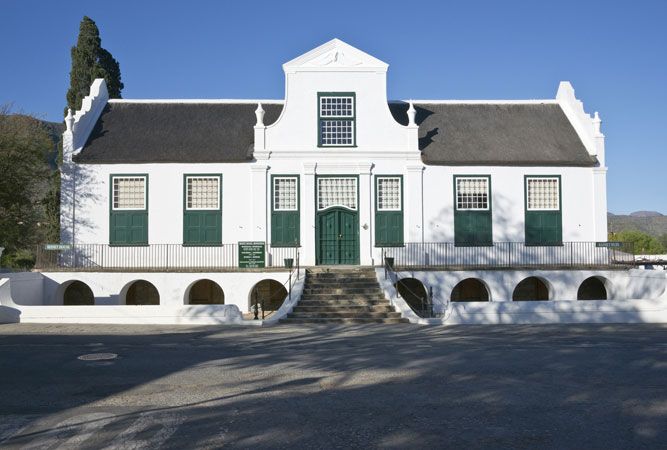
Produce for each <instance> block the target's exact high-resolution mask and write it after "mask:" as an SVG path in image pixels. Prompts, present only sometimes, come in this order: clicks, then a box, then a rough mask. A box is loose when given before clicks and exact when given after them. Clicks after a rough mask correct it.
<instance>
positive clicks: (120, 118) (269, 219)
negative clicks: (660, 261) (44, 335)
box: [44, 39, 621, 312]
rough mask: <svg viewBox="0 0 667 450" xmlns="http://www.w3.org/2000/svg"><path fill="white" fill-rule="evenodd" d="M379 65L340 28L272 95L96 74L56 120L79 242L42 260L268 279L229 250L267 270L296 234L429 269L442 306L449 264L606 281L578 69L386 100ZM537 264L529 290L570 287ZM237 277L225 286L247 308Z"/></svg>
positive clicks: (601, 170)
mask: <svg viewBox="0 0 667 450" xmlns="http://www.w3.org/2000/svg"><path fill="white" fill-rule="evenodd" d="M387 68H388V65H387V64H386V63H384V62H382V61H380V60H378V59H376V58H374V57H372V56H370V55H368V54H366V53H364V52H362V51H360V50H358V49H356V48H354V47H352V46H350V45H348V44H346V43H344V42H342V41H340V40H338V39H334V40H332V41H329V42H327V43H325V44H323V45H321V46H319V47H317V48H315V49H313V50H311V51H309V52H308V53H306V54H304V55H301V56H299V57H297V58H295V59H293V60H291V61H289V62H287V63H285V64H284V65H283V69H284V71H285V99H284V100H280V101H277V100H127V99H122V100H115V99H109V98H108V94H107V90H106V86H105V84H104V81H103V80H96V81H95V82H94V83H93V85H92V86H91V90H90V95H89V96H88V97H86V99H85V100H84V102H83V107H82V109H81V110H80V111H76V112H75V113H74V114H73V115H72V114H71V113H70V114H69V115H68V117H67V118H66V124H67V131H66V132H65V134H64V167H63V184H62V213H61V216H62V243H63V244H70V245H72V247H67V248H68V249H70V250H69V251H68V252H61V253H60V254H59V255H58V256H57V257H56V258H57V259H55V260H52V262H53V263H54V264H57V265H59V266H63V265H65V266H67V265H69V267H70V268H71V269H72V270H77V269H80V270H86V271H89V270H95V271H96V273H97V272H107V273H106V275H104V276H106V277H109V276H111V275H109V272H110V271H111V273H116V275H114V276H115V277H116V279H117V280H116V279H113V280H112V279H111V278H108V281H107V282H105V283H104V284H105V287H104V289H106V290H107V291H110V292H118V293H120V292H121V291H122V289H127V288H126V287H123V286H122V285H121V286H114V285H113V284H114V283H126V282H127V279H128V277H129V278H132V276H128V275H127V274H128V273H129V274H131V273H132V272H133V271H140V272H141V271H143V272H146V273H148V274H149V275H143V279H146V278H147V277H153V278H155V276H156V275H155V274H156V273H162V275H161V276H163V277H168V278H169V277H171V278H169V281H168V282H166V281H164V282H161V281H156V282H158V283H163V284H164V283H166V284H165V286H166V285H168V286H170V289H176V287H175V286H179V285H182V289H183V290H187V289H190V288H189V287H188V286H186V285H187V283H190V280H191V279H195V278H196V277H194V276H193V275H192V272H196V271H198V270H206V271H208V272H211V275H210V277H215V276H222V275H220V273H223V272H224V276H226V277H230V276H236V277H237V279H238V278H239V277H242V276H245V277H251V278H252V277H255V278H253V279H256V280H259V279H261V278H262V277H263V276H264V275H263V274H262V273H259V272H252V271H250V272H247V271H243V270H242V269H241V268H239V265H240V264H241V265H243V264H242V263H241V262H240V261H239V258H240V256H239V249H238V243H239V242H244V241H253V242H256V243H257V242H259V243H263V244H264V245H265V247H264V249H262V248H261V247H259V249H260V252H263V253H264V259H265V261H264V265H266V266H267V267H275V268H276V269H275V270H276V271H278V270H279V269H280V268H282V266H283V265H284V259H285V258H294V257H295V255H296V253H297V252H298V254H299V260H300V264H301V266H319V265H324V266H333V265H361V266H376V267H378V266H380V267H381V266H382V265H383V264H384V260H383V258H384V256H385V255H386V256H389V257H393V258H394V259H395V261H394V262H395V265H396V266H398V267H402V268H403V269H406V270H407V269H411V270H412V269H414V270H417V269H419V270H426V271H430V272H429V273H431V275H423V279H422V280H421V281H422V282H424V284H426V285H427V286H429V287H431V288H434V287H435V290H436V291H437V292H436V294H434V299H433V306H434V308H435V309H436V310H437V311H440V312H442V311H444V309H445V308H446V305H447V304H448V302H449V299H450V298H453V297H455V296H457V295H458V296H460V295H461V293H460V292H459V293H458V294H454V293H453V292H452V287H453V286H449V285H446V282H444V281H442V280H444V279H446V278H447V277H450V278H452V275H451V274H452V273H455V274H458V275H455V276H453V278H452V280H453V281H451V282H452V283H454V284H455V281H456V280H459V281H460V279H461V278H462V277H463V276H467V275H466V273H467V274H468V275H470V276H471V277H474V278H479V279H480V281H481V284H482V285H483V286H485V288H486V290H487V298H486V299H487V300H492V301H501V302H502V301H510V300H512V298H508V297H511V294H506V293H503V292H504V291H503V289H504V290H505V291H507V292H510V293H511V292H512V288H509V287H507V286H508V285H512V284H513V285H516V284H517V283H518V282H519V281H521V277H524V276H530V275H531V274H532V275H535V274H537V272H531V271H530V269H531V268H533V269H535V270H538V269H539V270H549V269H563V268H567V269H572V268H584V267H585V268H587V269H591V270H593V272H590V273H587V274H588V276H595V277H597V279H599V280H601V282H602V283H604V285H605V286H606V287H607V291H610V290H611V287H610V286H611V285H610V281H609V276H606V275H605V276H603V275H600V274H601V273H602V271H603V270H607V269H609V268H610V264H612V263H613V262H614V261H613V260H614V258H615V256H614V255H613V253H615V251H614V250H611V249H610V248H609V247H607V244H604V242H605V241H607V218H606V214H607V200H606V172H607V168H606V165H605V148H604V135H603V134H602V133H601V131H600V119H599V117H598V115H597V113H596V114H595V115H593V116H591V115H589V114H587V113H586V112H585V111H584V107H583V104H582V102H581V101H579V100H578V99H577V98H576V97H575V93H574V89H573V88H572V86H571V85H570V83H568V82H565V81H564V82H561V83H560V85H559V86H558V90H557V92H556V95H555V98H553V99H544V100H489V101H479V100H475V101H463V100H427V99H425V100H401V101H396V100H389V99H388V98H387V92H386V91H387V82H386V77H387ZM71 249H74V251H73V252H72V251H71ZM610 255H611V256H610ZM260 265H262V264H261V261H260ZM486 268H495V269H503V270H502V271H493V272H491V271H487V272H484V271H481V272H479V270H481V269H486ZM518 268H521V269H523V270H524V271H523V272H519V271H517V270H516V269H518ZM47 269H48V268H45V269H44V270H47ZM234 269H237V271H234ZM596 269H599V271H600V272H599V273H597V272H594V270H596ZM266 270H268V269H266ZM456 270H458V271H459V272H456ZM461 270H463V272H461ZM470 270H476V271H478V272H475V273H476V274H477V275H475V274H472V272H465V271H470ZM526 270H528V271H527V272H526ZM229 271H232V272H229ZM434 271H435V272H434ZM453 271H454V272H453ZM436 272H437V273H436ZM82 273H84V274H85V273H89V272H82ZM119 273H123V274H124V275H123V276H124V277H125V278H124V280H125V281H122V282H121V281H118V280H120V278H119V277H121V275H119ZM279 273H284V271H283V272H279ZM420 273H421V272H420ZM424 273H427V272H424ZM540 273H542V272H540ZM558 273H559V275H558V276H559V277H561V278H562V277H563V276H565V277H566V278H567V277H572V280H573V281H572V283H576V285H577V286H578V285H579V284H581V281H583V278H582V276H583V275H582V273H581V272H577V273H575V272H572V271H570V272H568V271H563V270H560V271H559V272H558ZM568 273H569V274H568ZM150 274H152V275H150ZM168 274H171V275H168ZM215 274H218V275H215ZM434 274H436V275H437V276H436V275H434ZM438 274H439V275H438ZM471 274H472V275H471ZM413 275H414V274H413ZM90 276H91V275H90V274H89V275H81V276H80V277H79V279H81V277H88V279H90ZM97 276H98V279H99V275H97ZM398 276H399V277H401V276H403V277H408V276H409V274H408V273H407V272H399V274H398ZM59 277H60V278H59V279H60V281H63V280H65V279H66V278H67V277H66V276H64V275H62V274H61V275H59ZM429 277H431V278H432V280H439V281H437V283H436V282H435V281H433V282H431V283H428V280H425V279H426V278H429ZM433 277H435V278H433ZM438 277H440V278H438ZM443 277H444V278H443ZM503 277H504V278H503ZM517 277H519V278H517ZM540 277H541V278H540ZM540 277H538V278H540V279H542V280H543V281H544V283H543V284H544V286H535V287H534V290H535V292H537V291H538V290H540V289H542V288H545V289H548V290H549V292H548V293H546V294H544V293H541V294H539V295H541V296H545V295H546V298H548V299H551V300H554V299H556V300H557V299H559V296H564V298H563V299H568V298H569V299H572V298H571V297H575V298H576V296H575V295H574V294H573V292H570V291H568V290H567V289H565V288H563V289H562V290H561V291H560V292H558V289H557V288H555V287H554V286H555V285H556V284H557V283H553V282H550V281H549V280H548V276H546V275H544V273H542V275H540ZM185 278H187V280H188V281H187V282H186V281H183V280H185ZM283 278H284V276H283ZM230 279H232V278H230ZM501 279H502V280H505V281H501ZM114 280H116V281H114ZM276 280H278V281H280V282H282V281H283V280H282V278H280V276H277V278H276ZM508 280H509V281H508ZM91 282H93V283H94V282H95V281H94V280H93V281H91ZM434 283H436V285H435V286H434ZM443 283H444V284H443ZM494 283H496V284H498V285H499V286H501V285H504V286H505V287H498V288H494V287H493V286H494ZM503 283H504V284H503ZM153 284H155V282H153ZM565 284H566V285H567V283H565ZM577 286H574V288H572V289H574V292H576V287H577ZM413 287H414V286H413ZM512 287H513V286H512ZM157 288H158V291H163V290H164V289H162V288H161V287H160V286H157ZM54 289H55V288H54ZM223 289H224V290H225V303H229V301H231V300H229V299H230V298H231V297H233V295H231V296H230V289H228V288H225V287H224V286H223ZM464 290H473V291H474V290H475V287H474V286H472V285H470V286H467V287H465V288H464ZM56 291H57V290H56ZM56 291H54V292H56ZM54 295H55V294H54ZM123 295H125V294H118V295H116V297H114V296H113V295H111V297H109V298H112V300H108V301H109V302H110V303H121V304H122V303H124V301H123ZM160 295H161V296H162V297H164V294H163V293H162V292H161V294H160ZM182 295H183V293H182V292H179V293H178V294H175V295H174V298H176V299H179V298H180V296H182ZM239 295H240V296H239V297H238V299H237V300H234V301H232V303H235V304H237V306H238V307H239V309H241V310H248V305H249V302H248V301H247V295H248V293H247V291H245V292H242V293H241V294H239ZM617 295H621V294H613V293H611V292H607V293H606V294H605V296H606V297H605V298H611V297H614V296H617ZM536 296H538V295H537V294H536ZM95 297H96V298H98V300H96V303H100V300H99V298H100V297H103V295H97V294H96V295H95ZM464 297H465V295H464ZM53 301H54V302H55V303H58V300H57V299H55V300H53ZM176 301H179V302H180V300H174V302H176ZM250 303H251V302H250ZM160 304H161V305H162V304H163V302H162V301H160ZM180 304H181V305H182V304H183V303H182V302H181V303H180ZM399 309H400V308H399Z"/></svg>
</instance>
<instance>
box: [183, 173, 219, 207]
mask: <svg viewBox="0 0 667 450" xmlns="http://www.w3.org/2000/svg"><path fill="white" fill-rule="evenodd" d="M185 195H186V202H185V207H186V209H188V210H191V209H197V210H216V209H220V177H219V176H204V175H202V176H188V177H186V178H185Z"/></svg>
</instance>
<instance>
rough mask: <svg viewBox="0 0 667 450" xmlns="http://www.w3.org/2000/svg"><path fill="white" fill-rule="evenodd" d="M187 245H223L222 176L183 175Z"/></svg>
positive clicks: (185, 241) (185, 242)
mask: <svg viewBox="0 0 667 450" xmlns="http://www.w3.org/2000/svg"><path fill="white" fill-rule="evenodd" d="M183 245H193V246H197V245H199V246H206V245H222V175H221V174H186V175H183Z"/></svg>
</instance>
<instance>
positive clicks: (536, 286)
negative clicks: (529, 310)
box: [512, 277, 549, 302]
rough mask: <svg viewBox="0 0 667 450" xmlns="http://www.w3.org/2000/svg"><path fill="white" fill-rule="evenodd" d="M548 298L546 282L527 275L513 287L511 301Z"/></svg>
mask: <svg viewBox="0 0 667 450" xmlns="http://www.w3.org/2000/svg"><path fill="white" fill-rule="evenodd" d="M542 300H549V287H548V286H547V283H546V282H545V281H544V280H542V279H540V278H538V277H528V278H526V279H525V280H523V281H521V282H520V283H519V284H517V285H516V287H515V288H514V293H512V301H515V302H525V301H542Z"/></svg>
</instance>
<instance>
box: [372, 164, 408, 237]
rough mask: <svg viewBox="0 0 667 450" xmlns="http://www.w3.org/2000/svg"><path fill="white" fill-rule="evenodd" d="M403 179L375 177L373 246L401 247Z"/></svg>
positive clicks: (391, 176) (399, 176)
mask: <svg viewBox="0 0 667 450" xmlns="http://www.w3.org/2000/svg"><path fill="white" fill-rule="evenodd" d="M403 234H404V233H403V177H402V176H401V175H376V176H375V246H376V247H400V246H402V245H403Z"/></svg>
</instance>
